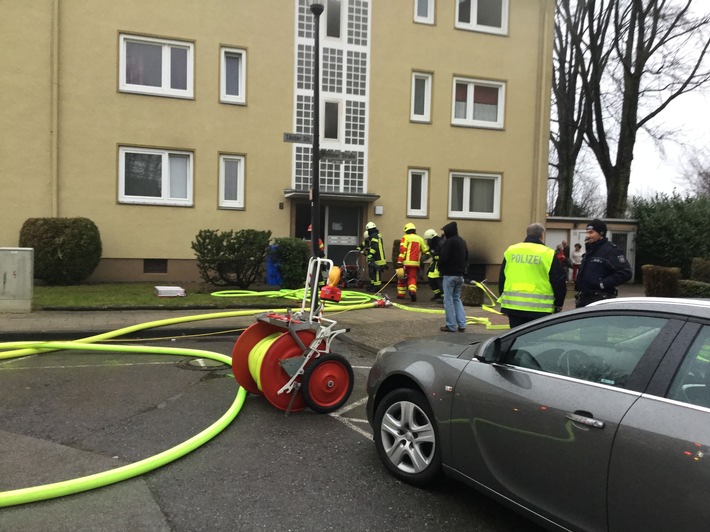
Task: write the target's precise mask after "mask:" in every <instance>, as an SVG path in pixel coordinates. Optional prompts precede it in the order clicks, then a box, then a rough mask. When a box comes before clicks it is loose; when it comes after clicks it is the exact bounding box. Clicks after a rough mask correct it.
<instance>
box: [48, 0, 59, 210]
mask: <svg viewBox="0 0 710 532" xmlns="http://www.w3.org/2000/svg"><path fill="white" fill-rule="evenodd" d="M59 11H60V9H59V0H54V1H53V2H52V43H51V50H50V79H49V83H50V110H49V112H50V125H49V127H50V131H49V173H50V189H51V203H52V217H57V216H59V162H58V158H59Z"/></svg>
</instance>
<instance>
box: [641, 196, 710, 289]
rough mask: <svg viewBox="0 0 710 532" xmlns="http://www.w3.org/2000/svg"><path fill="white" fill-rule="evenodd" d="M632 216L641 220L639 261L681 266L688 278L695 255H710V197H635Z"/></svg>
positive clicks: (684, 276)
mask: <svg viewBox="0 0 710 532" xmlns="http://www.w3.org/2000/svg"><path fill="white" fill-rule="evenodd" d="M631 218H634V219H636V220H637V221H638V234H637V236H636V264H658V265H659V266H678V267H680V269H681V271H682V274H683V278H686V279H687V278H689V277H690V270H691V264H692V261H693V258H694V257H710V238H708V235H707V221H708V219H710V197H704V196H697V197H689V196H686V197H682V196H680V195H678V194H676V193H673V194H672V195H671V196H668V195H665V194H656V195H655V197H653V198H652V199H645V198H633V199H632V204H631Z"/></svg>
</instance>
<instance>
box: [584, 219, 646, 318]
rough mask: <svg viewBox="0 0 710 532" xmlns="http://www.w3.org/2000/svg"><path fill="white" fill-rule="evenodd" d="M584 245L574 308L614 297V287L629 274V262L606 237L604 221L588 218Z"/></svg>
mask: <svg viewBox="0 0 710 532" xmlns="http://www.w3.org/2000/svg"><path fill="white" fill-rule="evenodd" d="M584 245H585V248H586V253H585V254H584V257H582V264H581V265H580V267H579V271H578V272H577V280H576V282H575V285H574V289H575V291H576V294H575V300H576V306H577V308H579V307H586V306H587V305H589V304H590V303H593V302H594V301H599V300H601V299H609V298H613V297H616V296H617V294H618V290H617V289H616V287H617V286H619V285H622V284H624V283H625V282H627V281H629V280H630V279H631V277H632V271H631V266H630V265H629V261H627V260H626V257H625V256H624V253H623V252H622V251H621V250H620V249H619V248H618V247H616V245H615V244H613V243H612V242H609V240H607V238H606V224H605V223H604V222H602V221H601V220H596V219H595V220H592V221H591V222H589V225H587V237H586V238H585V239H584Z"/></svg>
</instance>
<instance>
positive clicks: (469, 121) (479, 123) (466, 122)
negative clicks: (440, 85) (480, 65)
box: [451, 77, 505, 129]
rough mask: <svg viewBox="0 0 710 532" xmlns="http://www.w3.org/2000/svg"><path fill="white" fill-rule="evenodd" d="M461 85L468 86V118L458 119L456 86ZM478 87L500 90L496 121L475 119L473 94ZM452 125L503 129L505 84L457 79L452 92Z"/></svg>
mask: <svg viewBox="0 0 710 532" xmlns="http://www.w3.org/2000/svg"><path fill="white" fill-rule="evenodd" d="M459 83H464V84H466V85H467V86H468V89H467V91H468V92H467V98H466V116H465V117H464V118H457V117H456V85H457V84H459ZM477 86H480V87H492V88H496V89H498V104H497V105H498V114H497V119H496V120H495V121H493V120H477V119H474V117H473V112H474V106H473V92H474V89H475V87H477ZM451 123H452V124H453V125H455V126H465V127H479V128H488V129H503V125H504V123H505V83H504V82H499V81H485V80H480V79H471V78H462V77H455V78H454V82H453V83H452V92H451Z"/></svg>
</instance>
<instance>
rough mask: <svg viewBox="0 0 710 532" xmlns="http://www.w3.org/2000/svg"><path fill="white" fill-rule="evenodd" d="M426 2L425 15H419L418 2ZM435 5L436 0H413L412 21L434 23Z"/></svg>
mask: <svg viewBox="0 0 710 532" xmlns="http://www.w3.org/2000/svg"><path fill="white" fill-rule="evenodd" d="M421 3H423V4H426V6H427V13H428V14H427V16H426V17H422V16H419V9H417V8H418V7H419V4H421ZM435 7H436V0H414V22H416V23H417V24H434V9H435Z"/></svg>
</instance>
